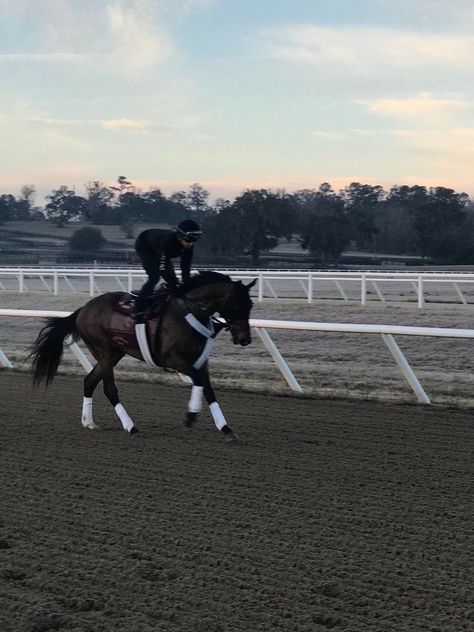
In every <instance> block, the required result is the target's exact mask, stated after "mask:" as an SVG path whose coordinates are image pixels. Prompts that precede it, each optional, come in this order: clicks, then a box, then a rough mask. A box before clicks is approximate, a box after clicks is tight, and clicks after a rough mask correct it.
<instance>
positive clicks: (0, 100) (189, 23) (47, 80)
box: [0, 0, 474, 199]
mask: <svg viewBox="0 0 474 632" xmlns="http://www.w3.org/2000/svg"><path fill="white" fill-rule="evenodd" d="M473 59H474V2H473V1H472V0H450V2H446V1H445V0H444V1H438V0H357V2H355V1H354V0H324V1H322V0H80V1H79V0H0V77H1V86H2V88H1V96H0V143H1V152H0V193H7V192H8V193H14V194H18V193H19V191H20V188H21V186H22V185H24V184H34V185H36V187H37V188H38V192H39V193H40V194H44V193H45V192H46V193H47V192H49V191H50V190H51V189H52V188H57V187H58V186H60V185H63V184H65V185H68V186H70V187H73V186H74V187H76V190H77V191H78V192H82V191H83V189H82V187H83V185H84V184H85V183H86V182H90V181H92V180H100V181H102V182H104V183H106V184H112V183H113V182H114V181H115V180H116V178H117V176H119V175H125V176H127V178H128V179H129V180H131V181H132V182H133V183H134V184H135V185H136V186H138V187H139V188H140V189H141V190H142V191H146V190H148V189H149V188H151V187H160V188H162V190H163V191H164V192H165V193H167V194H169V193H171V192H172V191H176V190H179V189H184V188H187V187H188V186H189V185H190V184H192V183H193V182H199V183H200V184H202V185H203V186H205V187H206V188H207V189H209V190H210V192H211V194H212V196H213V197H227V198H230V199H231V198H233V197H235V196H236V195H238V194H239V193H240V191H242V190H243V189H244V188H247V187H251V188H257V187H258V188H260V187H264V188H281V187H284V188H286V189H287V190H288V191H293V190H296V189H300V188H317V187H318V186H319V185H320V184H321V183H322V182H324V181H327V182H330V183H331V184H332V185H333V187H334V188H335V189H339V188H342V187H344V186H346V185H348V184H349V183H350V182H352V181H359V182H364V183H371V184H381V185H382V186H383V187H384V188H386V189H388V188H390V186H392V185H394V184H424V185H427V186H438V185H439V186H449V187H452V188H454V189H456V190H458V191H466V192H467V193H469V194H470V195H471V196H472V195H474V64H473V62H472V60H473Z"/></svg>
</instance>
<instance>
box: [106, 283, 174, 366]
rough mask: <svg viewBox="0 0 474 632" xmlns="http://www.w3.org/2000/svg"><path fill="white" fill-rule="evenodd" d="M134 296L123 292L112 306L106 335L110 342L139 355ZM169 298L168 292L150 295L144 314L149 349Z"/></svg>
mask: <svg viewBox="0 0 474 632" xmlns="http://www.w3.org/2000/svg"><path fill="white" fill-rule="evenodd" d="M135 298H136V297H135V296H134V295H133V294H123V295H122V296H121V297H120V299H119V300H118V301H117V303H116V304H115V306H114V309H113V311H112V319H111V322H110V328H109V330H108V332H107V333H108V337H109V338H110V339H111V340H112V342H113V343H114V344H115V345H117V346H119V347H122V348H123V349H127V350H128V352H132V355H135V356H138V357H141V352H140V348H139V345H138V342H137V338H136V334H135V324H136V320H135V319H134V318H133V313H134V307H135ZM170 298H171V293H170V292H159V293H157V294H152V295H151V296H150V302H149V304H148V307H147V309H146V312H145V314H144V320H145V324H146V333H147V338H148V344H149V346H150V350H151V348H152V347H153V341H154V340H155V337H156V335H157V332H158V329H159V326H160V322H161V317H162V315H163V314H164V312H165V309H166V306H167V305H168V303H169V301H170Z"/></svg>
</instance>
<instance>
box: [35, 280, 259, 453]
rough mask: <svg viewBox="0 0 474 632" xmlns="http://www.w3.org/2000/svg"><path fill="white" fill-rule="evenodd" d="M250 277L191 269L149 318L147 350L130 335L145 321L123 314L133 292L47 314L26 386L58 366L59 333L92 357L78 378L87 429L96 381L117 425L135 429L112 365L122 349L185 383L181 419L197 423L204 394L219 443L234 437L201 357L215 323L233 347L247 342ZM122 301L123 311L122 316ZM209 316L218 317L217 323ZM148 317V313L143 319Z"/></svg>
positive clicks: (61, 343)
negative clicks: (81, 380)
mask: <svg viewBox="0 0 474 632" xmlns="http://www.w3.org/2000/svg"><path fill="white" fill-rule="evenodd" d="M256 281H257V279H255V280H254V281H252V282H251V283H249V284H248V285H245V284H244V283H242V281H233V280H232V279H231V278H230V277H229V276H227V275H224V274H220V273H218V272H211V271H205V272H199V273H198V274H195V275H193V276H192V277H191V279H190V280H189V281H188V282H187V283H185V284H183V285H182V286H179V287H178V289H177V290H174V291H171V292H170V294H169V295H168V296H166V300H165V303H166V305H165V307H164V309H163V310H162V312H161V314H160V315H159V316H158V317H157V318H155V319H154V323H155V330H154V332H153V335H149V339H150V344H149V348H147V347H146V344H145V349H144V348H143V345H142V346H141V347H140V346H139V345H138V344H137V339H136V337H135V334H134V330H135V329H136V330H137V331H138V330H139V328H140V327H141V328H142V332H141V334H142V335H143V334H144V328H145V324H142V323H140V324H139V325H136V322H135V320H134V318H133V317H132V315H131V307H132V304H133V297H132V296H130V295H129V294H126V293H124V292H108V293H106V294H101V295H99V296H97V297H95V298H93V299H91V300H90V301H88V302H87V303H86V304H85V305H83V306H82V307H80V308H79V309H77V310H76V311H75V312H73V313H72V314H70V315H69V316H66V317H50V318H48V319H47V320H46V324H44V326H43V327H42V329H41V330H40V332H39V333H38V335H37V338H36V340H35V342H34V343H33V345H32V347H31V350H30V359H31V372H32V374H33V384H34V385H35V386H36V385H37V384H39V383H41V382H42V381H43V380H44V381H45V385H46V387H47V386H48V385H49V384H50V382H51V381H52V380H53V378H54V376H55V375H56V373H57V371H58V367H59V365H60V362H61V358H62V353H63V349H64V344H65V341H66V338H68V337H69V338H68V341H76V340H78V339H82V340H83V342H84V343H85V345H86V346H87V347H88V349H89V351H90V352H91V354H92V356H93V357H94V359H95V361H96V364H95V366H94V367H93V369H92V371H91V372H90V373H89V374H88V375H87V376H86V377H85V379H84V392H83V403H82V417H81V423H82V425H83V426H84V428H89V429H91V430H93V429H95V428H97V427H98V426H97V425H96V424H95V422H94V419H93V415H92V395H93V393H94V390H95V388H96V387H97V385H98V384H99V382H100V381H101V380H102V382H103V390H104V393H105V395H106V397H107V398H108V400H109V401H110V403H111V404H112V406H113V408H114V409H115V412H116V414H117V416H118V418H119V419H120V421H121V423H122V426H123V428H124V430H125V431H127V432H128V433H129V434H130V435H140V433H139V430H138V428H137V426H136V424H135V423H134V421H133V420H132V419H131V418H130V417H129V415H128V413H127V411H126V410H125V408H124V406H123V405H122V403H121V402H120V399H119V394H118V390H117V387H116V384H115V379H114V367H115V365H116V364H117V363H118V362H119V361H120V360H121V359H122V358H123V357H124V356H125V355H130V356H133V357H135V358H138V359H139V360H145V361H148V362H149V363H150V364H154V365H155V366H159V367H162V368H164V369H167V370H174V371H177V372H179V373H181V374H183V375H185V376H188V378H190V381H191V382H192V389H191V396H190V399H189V402H188V411H187V414H186V417H185V420H184V423H185V425H186V426H187V427H192V426H193V425H194V424H195V422H196V421H197V419H198V416H199V413H200V412H201V410H202V399H203V395H204V398H205V399H206V401H207V404H208V406H209V409H210V412H211V415H212V417H213V420H214V423H215V425H216V427H217V429H218V430H220V431H221V432H222V433H223V434H224V437H225V439H226V441H235V440H237V439H238V436H237V434H236V433H235V432H234V431H233V430H232V428H231V427H230V426H229V424H228V423H227V421H226V419H225V417H224V414H223V412H222V410H221V408H220V406H219V403H218V401H217V399H216V396H215V393H214V389H213V387H212V385H211V381H210V377H209V367H208V355H209V351H210V347H211V343H212V341H213V339H214V337H215V335H217V333H219V331H220V330H221V329H222V328H226V329H228V330H230V332H231V335H232V341H233V343H234V344H235V345H241V346H246V345H249V344H250V343H251V333H250V325H249V317H250V311H251V309H252V305H253V303H252V300H251V298H250V289H251V288H252V287H253V285H254V284H255V283H256ZM127 304H128V309H129V311H128V315H123V312H124V305H127ZM120 312H122V315H121V316H120ZM216 314H218V315H219V316H220V317H221V319H223V320H219V321H217V320H216V319H215V318H214V316H215V315H216ZM114 318H115V322H117V319H119V320H120V319H121V320H122V325H123V323H125V325H124V326H122V327H121V330H122V331H118V332H117V331H113V330H112V329H111V327H112V324H113V321H114ZM152 321H153V318H152ZM150 322H151V321H150V320H149V319H148V321H147V325H148V323H150ZM125 330H127V331H125ZM127 332H128V333H127ZM148 334H150V329H148ZM147 351H148V352H149V353H148V354H147ZM147 355H148V357H146V356H147Z"/></svg>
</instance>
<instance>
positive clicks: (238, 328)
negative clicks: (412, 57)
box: [219, 279, 257, 347]
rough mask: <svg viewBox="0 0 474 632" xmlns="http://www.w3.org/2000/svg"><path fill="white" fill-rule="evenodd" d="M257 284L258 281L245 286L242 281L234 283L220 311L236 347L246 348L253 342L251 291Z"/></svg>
mask: <svg viewBox="0 0 474 632" xmlns="http://www.w3.org/2000/svg"><path fill="white" fill-rule="evenodd" d="M256 282H257V279H255V280H254V281H252V282H251V283H249V284H248V285H245V284H244V283H242V281H232V291H231V292H230V294H229V296H228V298H227V299H226V300H225V301H224V303H223V305H222V307H221V308H220V309H219V314H220V315H221V316H222V317H223V318H225V320H226V321H227V324H228V326H229V329H230V332H231V334H232V341H233V343H234V344H235V345H242V346H243V347H245V346H246V345H249V344H250V343H251V342H252V336H251V334H250V325H249V317H250V310H251V309H252V306H253V303H252V300H251V298H250V289H251V288H252V287H253V286H254V285H255V283H256Z"/></svg>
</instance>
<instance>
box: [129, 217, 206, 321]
mask: <svg viewBox="0 0 474 632" xmlns="http://www.w3.org/2000/svg"><path fill="white" fill-rule="evenodd" d="M201 236H202V230H201V228H200V227H199V225H198V224H197V223H196V222H195V221H194V220H192V219H185V220H184V221H183V222H181V223H180V224H179V225H178V227H177V228H176V230H174V231H171V230H164V229H160V228H150V229H148V230H144V231H143V232H142V233H140V234H139V235H138V237H137V239H136V241H135V252H136V253H137V256H138V258H139V259H140V261H141V262H142V265H143V268H144V269H145V272H146V273H147V275H148V280H147V281H146V283H145V284H144V285H143V286H142V288H141V290H140V292H139V293H138V296H137V299H136V301H135V315H136V316H138V315H139V314H140V313H141V312H143V310H144V308H145V306H146V298H147V296H148V295H149V294H151V292H152V291H153V289H154V287H155V286H156V284H157V283H158V281H159V280H160V279H161V278H162V279H163V280H164V281H165V282H166V283H167V285H168V286H169V287H171V288H173V287H176V285H177V284H178V279H177V277H176V273H175V271H174V266H173V262H172V259H173V258H175V257H180V259H181V278H182V281H183V283H186V281H188V280H189V277H190V272H191V263H192V260H193V251H194V244H195V243H196V241H198V240H199V239H200V238H201Z"/></svg>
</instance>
